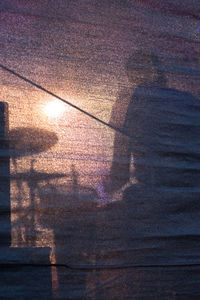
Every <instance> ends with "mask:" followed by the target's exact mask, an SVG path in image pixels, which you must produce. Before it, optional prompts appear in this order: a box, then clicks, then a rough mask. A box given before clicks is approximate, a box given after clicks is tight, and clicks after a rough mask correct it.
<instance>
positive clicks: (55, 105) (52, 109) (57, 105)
mask: <svg viewBox="0 0 200 300" xmlns="http://www.w3.org/2000/svg"><path fill="white" fill-rule="evenodd" d="M65 110H66V105H65V104H64V103H62V102H61V101H57V100H54V101H51V102H48V103H47V104H46V105H45V107H44V112H45V114H46V115H47V116H48V117H55V118H57V117H60V116H61V115H62V114H63V113H64V112H65Z"/></svg>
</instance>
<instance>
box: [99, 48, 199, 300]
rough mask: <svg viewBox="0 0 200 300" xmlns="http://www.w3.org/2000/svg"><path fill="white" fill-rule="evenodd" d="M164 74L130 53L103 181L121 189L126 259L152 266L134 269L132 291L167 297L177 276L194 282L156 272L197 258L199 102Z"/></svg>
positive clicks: (109, 188)
mask: <svg viewBox="0 0 200 300" xmlns="http://www.w3.org/2000/svg"><path fill="white" fill-rule="evenodd" d="M175 68H176V67H175ZM167 71H168V69H167V67H166V66H163V65H162V63H161V61H160V60H159V58H158V57H157V56H156V55H154V54H148V53H141V52H136V53H134V54H133V56H132V57H131V58H130V59H129V60H128V62H127V74H128V77H129V80H130V81H132V82H133V83H134V93H133V96H132V97H131V99H130V102H129V104H128V105H127V111H126V115H125V119H124V121H123V124H122V127H121V128H123V130H124V133H125V135H126V136H123V135H122V134H120V133H116V135H115V140H114V154H113V163H112V166H111V170H110V174H109V177H108V178H107V180H106V181H105V182H104V187H105V191H106V192H107V194H108V197H109V195H111V194H113V192H115V191H118V192H120V190H123V198H122V212H121V213H122V214H123V217H124V224H125V226H124V231H123V232H122V236H123V239H124V251H122V252H124V253H123V258H124V261H125V262H126V264H128V265H140V266H142V265H143V266H144V265H147V266H148V265H151V266H154V265H155V269H151V271H148V270H142V271H137V270H136V271H135V272H134V274H135V276H136V277H137V278H138V276H139V277H140V278H141V281H140V282H139V285H138V283H137V285H136V283H134V282H133V278H132V277H130V278H128V277H127V278H126V284H127V285H128V286H129V288H130V290H131V293H133V294H134V293H135V294H138V295H139V298H141V297H144V298H145V297H147V298H148V297H150V296H151V297H154V299H161V298H162V299H165V298H163V297H165V296H166V295H167V293H170V295H171V296H172V294H173V293H174V291H175V290H176V286H178V285H179V284H181V282H183V281H184V282H185V284H186V288H185V290H187V291H189V292H191V282H192V281H191V282H190V283H189V282H188V283H187V281H186V280H185V278H186V277H187V276H188V274H189V270H184V271H181V269H180V268H179V269H177V270H174V272H172V271H171V270H170V267H169V268H168V271H166V272H165V271H163V270H162V272H161V271H160V270H159V269H157V271H156V266H157V267H158V266H162V265H166V266H167V265H178V264H181V265H184V264H187V263H188V261H190V263H193V264H195V263H198V255H196V254H195V253H196V252H195V251H196V250H195V249H196V247H197V245H198V246H200V238H199V236H200V232H199V228H200V226H199V225H200V220H199V218H198V213H197V211H199V210H200V203H199V199H200V189H199V187H200V176H199V175H200V166H199V158H200V151H199V149H200V146H199V136H200V102H199V100H198V99H197V98H195V97H194V96H193V95H191V94H190V93H188V92H183V91H180V90H177V89H172V88H169V87H167V81H166V78H165V76H164V72H167ZM187 72H189V71H188V70H187ZM121 101H123V99H122V100H121ZM120 105H121V104H120ZM121 107H122V106H121ZM114 109H116V108H114ZM113 115H115V112H113ZM122 118H123V117H122ZM111 122H112V120H111ZM127 136H128V137H127ZM131 156H133V162H134V171H133V176H134V178H135V183H134V184H133V183H131V182H130V177H131V172H130V163H131ZM127 183H129V184H128V185H127ZM123 187H125V188H123ZM194 235H195V236H196V239H194ZM191 255H192V256H191ZM167 272H168V273H167ZM170 272H171V273H170ZM127 273H128V272H127ZM169 273H170V276H169ZM195 276H196V275H195V274H193V276H192V279H191V280H193V281H194V282H195V284H194V285H192V286H193V289H194V290H195V291H196V292H198V293H199V294H198V295H200V289H199V288H198V286H200V285H199V283H200V278H199V276H196V277H195ZM149 280H150V281H151V284H150V285H149V284H148V282H149ZM181 280H182V281H181ZM160 293H161V294H162V295H161V294H160Z"/></svg>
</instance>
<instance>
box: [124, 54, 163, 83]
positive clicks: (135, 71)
mask: <svg viewBox="0 0 200 300" xmlns="http://www.w3.org/2000/svg"><path fill="white" fill-rule="evenodd" d="M160 65H161V64H160V61H159V59H158V57H157V56H156V55H155V54H153V53H148V52H144V51H138V50H137V51H135V52H134V53H133V55H131V56H130V57H129V58H128V60H127V62H126V71H127V76H128V79H129V81H130V82H131V83H132V84H133V85H138V84H141V83H143V82H157V83H158V84H163V83H164V82H165V79H164V76H163V73H162V72H161V71H160Z"/></svg>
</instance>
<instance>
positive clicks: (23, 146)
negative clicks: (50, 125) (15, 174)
mask: <svg viewBox="0 0 200 300" xmlns="http://www.w3.org/2000/svg"><path fill="white" fill-rule="evenodd" d="M9 140H10V150H11V153H12V156H13V157H17V156H25V155H31V154H34V153H38V152H43V151H46V150H48V149H50V148H51V147H52V146H54V145H55V144H56V143H57V142H58V137H57V135H56V134H55V133H54V132H52V131H49V130H46V129H42V128H37V127H36V128H34V127H19V128H15V129H13V130H11V131H10V132H9Z"/></svg>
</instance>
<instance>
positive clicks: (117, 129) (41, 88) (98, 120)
mask: <svg viewBox="0 0 200 300" xmlns="http://www.w3.org/2000/svg"><path fill="white" fill-rule="evenodd" d="M0 67H1V68H2V69H3V70H5V71H7V72H9V73H11V74H13V75H15V76H17V77H18V78H20V79H22V80H23V81H25V82H27V83H29V84H31V85H33V86H34V87H36V88H38V89H40V90H42V91H43V92H45V93H47V94H49V95H51V96H53V97H55V98H56V99H58V100H60V101H62V102H64V103H65V104H67V105H69V106H71V107H73V108H74V109H76V110H78V111H80V112H81V113H83V114H85V115H86V116H88V117H90V118H92V119H94V120H95V121H97V122H99V123H101V124H103V125H104V126H107V127H109V128H110V129H113V130H115V131H117V132H120V133H121V134H123V135H125V136H127V137H129V138H131V137H130V136H129V135H128V134H127V133H126V132H125V131H124V130H122V129H120V128H118V127H115V126H113V125H111V124H109V123H107V122H105V121H103V120H101V119H99V118H97V117H95V116H94V115H92V114H90V113H89V112H87V111H85V110H83V109H82V108H80V107H78V106H76V105H74V104H73V103H71V102H69V101H67V100H65V99H63V98H61V97H60V96H57V95H56V94H54V93H52V92H51V91H49V90H47V89H45V88H44V87H42V86H41V85H39V84H37V83H35V82H33V81H32V80H30V79H28V78H26V77H24V76H22V75H21V74H19V73H17V72H15V71H13V70H11V69H9V68H8V67H6V66H4V65H2V64H0Z"/></svg>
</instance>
